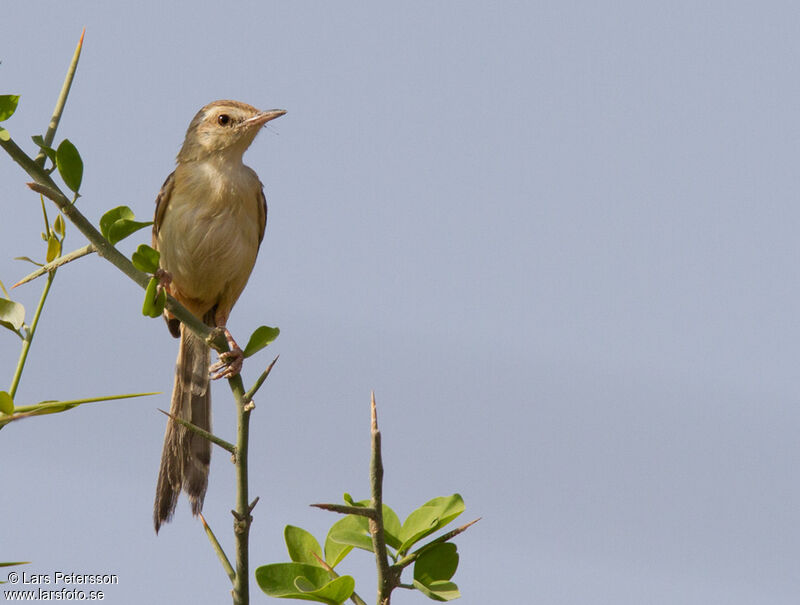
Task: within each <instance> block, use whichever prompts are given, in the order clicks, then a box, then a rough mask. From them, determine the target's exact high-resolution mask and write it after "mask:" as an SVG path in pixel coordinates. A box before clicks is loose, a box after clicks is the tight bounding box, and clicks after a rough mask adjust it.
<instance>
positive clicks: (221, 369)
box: [208, 328, 244, 380]
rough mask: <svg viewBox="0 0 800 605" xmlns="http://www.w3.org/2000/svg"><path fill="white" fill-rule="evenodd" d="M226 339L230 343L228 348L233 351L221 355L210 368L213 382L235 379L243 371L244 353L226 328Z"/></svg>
mask: <svg viewBox="0 0 800 605" xmlns="http://www.w3.org/2000/svg"><path fill="white" fill-rule="evenodd" d="M225 339H226V340H227V341H228V346H229V347H230V349H231V350H230V351H225V352H224V353H220V354H219V361H218V362H217V363H215V364H213V365H212V366H211V367H210V368H208V372H209V374H210V376H211V380H219V379H220V378H233V377H234V376H237V375H238V374H239V372H241V371H242V365H243V363H244V353H243V352H242V350H241V349H240V348H239V345H237V344H236V341H235V340H234V339H233V336H231V333H230V332H229V331H228V328H225Z"/></svg>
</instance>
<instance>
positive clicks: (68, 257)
mask: <svg viewBox="0 0 800 605" xmlns="http://www.w3.org/2000/svg"><path fill="white" fill-rule="evenodd" d="M94 251H95V250H94V244H87V245H86V246H84V247H83V248H78V249H77V250H73V251H72V252H70V253H69V254H65V255H64V256H59V257H58V258H57V259H55V260H53V261H51V262H49V263H47V264H46V265H42V266H41V267H39V268H38V269H36V271H34V272H33V273H31V274H29V275H26V276H25V277H23V278H22V279H21V280H19V281H18V282H17V283H16V284H14V285H13V286H11V288H12V289H13V288H16V287H17V286H21V285H22V284H27V283H28V282H29V281H33V280H34V279H36V278H37V277H40V276H42V275H44V274H45V273H49V272H50V271H54V270H55V269H58V268H59V267H60V266H61V265H66V264H67V263H70V262H72V261H74V260H77V259H79V258H81V257H83V256H86V255H88V254H91V253H92V252H94Z"/></svg>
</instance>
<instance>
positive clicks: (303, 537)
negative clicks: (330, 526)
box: [283, 525, 322, 566]
mask: <svg viewBox="0 0 800 605" xmlns="http://www.w3.org/2000/svg"><path fill="white" fill-rule="evenodd" d="M283 538H284V540H286V549H287V550H288V551H289V558H290V559H291V560H292V561H294V562H295V563H308V564H310V565H317V566H319V565H320V564H319V561H318V560H317V559H315V558H314V555H312V554H311V553H315V554H316V555H317V556H318V557H319V558H320V559H321V558H322V548H320V545H319V542H317V539H316V538H315V537H314V536H312V535H311V534H310V533H309V532H307V531H306V530H304V529H303V528H302V527H295V526H294V525H287V526H286V527H285V528H284V530H283Z"/></svg>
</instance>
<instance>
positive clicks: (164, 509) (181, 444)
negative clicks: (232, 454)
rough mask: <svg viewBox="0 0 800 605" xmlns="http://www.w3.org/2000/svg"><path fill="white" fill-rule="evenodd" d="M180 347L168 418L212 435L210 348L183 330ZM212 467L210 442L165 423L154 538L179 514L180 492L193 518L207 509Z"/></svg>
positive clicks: (186, 330)
mask: <svg viewBox="0 0 800 605" xmlns="http://www.w3.org/2000/svg"><path fill="white" fill-rule="evenodd" d="M180 329H181V339H180V348H179V349H178V361H177V362H176V367H175V386H174V387H173V389H172V404H171V406H170V413H171V414H172V415H173V416H175V417H177V418H180V419H182V420H187V421H188V422H191V423H192V424H194V425H196V426H198V427H200V428H202V429H205V430H206V431H209V432H210V431H211V390H210V388H209V378H208V364H209V358H210V351H209V348H208V345H206V343H205V342H204V341H203V340H202V339H201V338H199V337H198V336H196V335H195V334H194V333H193V332H192V331H191V330H189V329H188V328H186V327H185V326H183V325H181V328H180ZM210 462H211V443H210V442H209V441H208V440H207V439H204V438H203V437H201V436H199V435H196V434H195V433H193V432H191V431H189V430H188V429H187V428H186V427H183V426H181V425H180V424H178V423H177V422H175V421H174V420H172V419H171V418H170V419H168V420H167V431H166V434H165V435H164V449H163V451H162V453H161V468H160V470H159V472H158V485H157V487H156V501H155V505H154V507H153V521H154V523H155V528H156V533H158V530H159V528H160V527H161V524H162V523H166V522H168V521H169V520H170V519H171V518H172V514H173V513H174V512H175V506H176V505H177V503H178V496H179V495H180V493H181V488H183V489H184V490H185V491H186V494H187V495H188V496H189V502H190V503H191V505H192V513H193V514H195V515H197V514H199V513H200V511H201V510H202V509H203V498H205V495H206V487H207V485H208V467H209V463H210Z"/></svg>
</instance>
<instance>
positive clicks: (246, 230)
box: [158, 165, 261, 308]
mask: <svg viewBox="0 0 800 605" xmlns="http://www.w3.org/2000/svg"><path fill="white" fill-rule="evenodd" d="M182 168H186V167H185V166H179V167H178V169H177V170H176V173H175V183H174V185H173V190H172V194H171V196H170V199H169V202H168V206H167V209H166V211H165V213H164V216H163V220H162V223H161V225H159V230H158V247H159V250H160V252H161V266H162V267H163V268H164V269H166V270H167V271H168V272H169V273H170V274H171V275H172V281H173V283H174V285H175V286H176V287H177V289H178V290H179V291H180V293H182V294H183V296H182V297H183V298H186V297H189V298H192V299H196V300H198V301H203V302H205V303H207V305H208V307H209V308H210V307H211V306H213V305H214V304H216V303H217V302H219V301H220V299H221V298H225V299H232V300H231V301H230V306H232V305H233V302H235V300H236V298H238V296H239V294H240V293H241V291H242V289H244V286H245V284H246V283H247V279H248V277H249V276H250V272H251V271H252V269H253V265H254V264H255V260H256V255H257V253H258V246H259V234H260V232H261V225H260V221H261V211H260V210H259V204H260V203H261V200H260V191H261V183H260V182H259V181H258V177H257V176H256V175H255V173H253V172H252V171H251V170H250V169H248V168H246V167H244V166H241V168H243V169H244V170H241V171H235V172H232V173H231V172H229V171H221V170H219V169H217V168H216V167H213V166H211V167H209V166H198V165H190V166H189V167H188V169H186V170H182Z"/></svg>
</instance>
